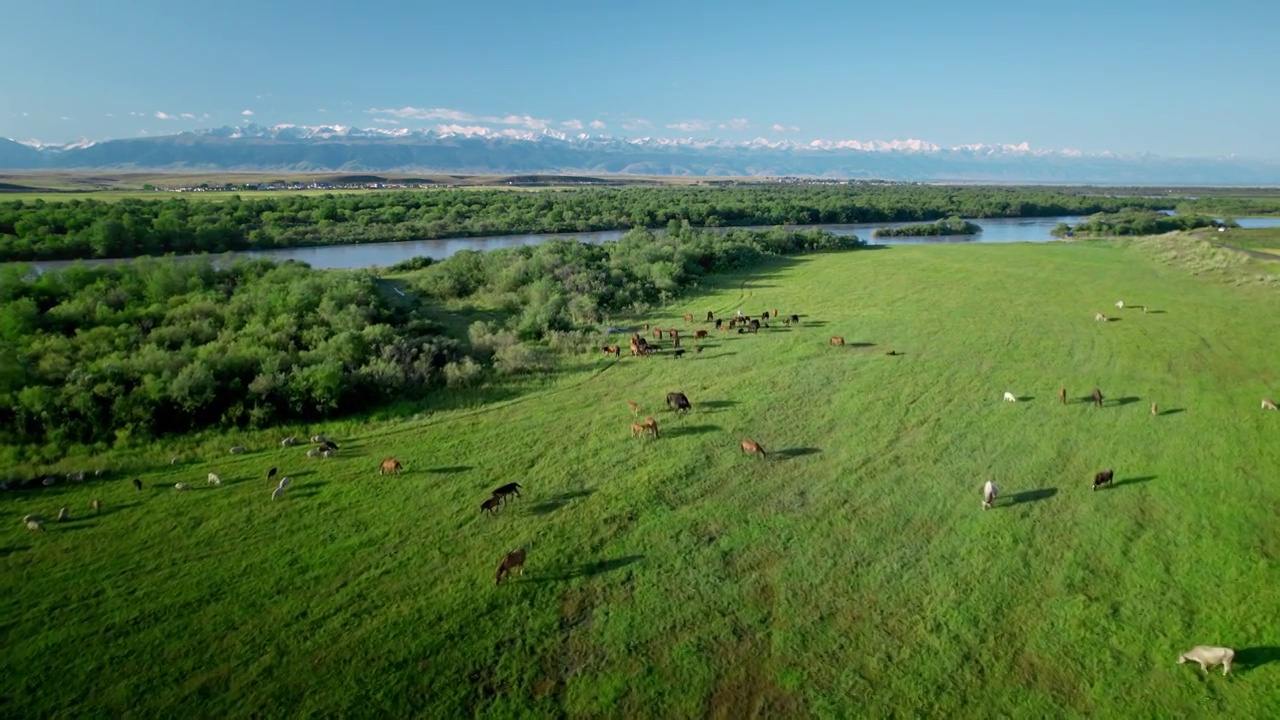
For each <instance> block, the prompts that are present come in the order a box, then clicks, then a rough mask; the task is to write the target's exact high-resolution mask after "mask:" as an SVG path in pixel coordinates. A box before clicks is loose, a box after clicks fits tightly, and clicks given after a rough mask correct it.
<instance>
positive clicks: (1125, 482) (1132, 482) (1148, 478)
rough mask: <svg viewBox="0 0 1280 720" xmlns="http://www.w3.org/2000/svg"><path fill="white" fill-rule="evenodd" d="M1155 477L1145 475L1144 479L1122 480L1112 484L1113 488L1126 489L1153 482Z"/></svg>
mask: <svg viewBox="0 0 1280 720" xmlns="http://www.w3.org/2000/svg"><path fill="white" fill-rule="evenodd" d="M1155 479H1156V476H1155V475H1143V476H1142V477H1132V478H1122V479H1120V480H1116V481H1115V482H1114V483H1112V484H1111V486H1112V487H1126V486H1129V485H1137V484H1139V483H1145V482H1151V481H1152V480H1155Z"/></svg>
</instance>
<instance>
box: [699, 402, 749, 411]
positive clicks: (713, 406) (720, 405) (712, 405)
mask: <svg viewBox="0 0 1280 720" xmlns="http://www.w3.org/2000/svg"><path fill="white" fill-rule="evenodd" d="M739 404H740V403H739V402H738V401H737V400H704V401H703V402H700V403H698V408H699V409H702V408H707V409H710V410H722V409H724V408H727V407H733V406H734V405H739Z"/></svg>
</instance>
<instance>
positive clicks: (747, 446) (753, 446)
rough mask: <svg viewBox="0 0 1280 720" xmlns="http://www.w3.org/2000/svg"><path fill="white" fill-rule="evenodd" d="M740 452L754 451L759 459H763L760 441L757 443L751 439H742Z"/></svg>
mask: <svg viewBox="0 0 1280 720" xmlns="http://www.w3.org/2000/svg"><path fill="white" fill-rule="evenodd" d="M742 452H744V453H755V454H756V455H759V456H760V459H761V460H763V459H765V454H764V448H762V447H760V443H757V442H755V441H752V440H743V441H742Z"/></svg>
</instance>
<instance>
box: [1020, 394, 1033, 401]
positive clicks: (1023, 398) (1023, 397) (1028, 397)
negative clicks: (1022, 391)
mask: <svg viewBox="0 0 1280 720" xmlns="http://www.w3.org/2000/svg"><path fill="white" fill-rule="evenodd" d="M1035 399H1036V396H1035V395H1019V396H1018V402H1031V401H1032V400H1035Z"/></svg>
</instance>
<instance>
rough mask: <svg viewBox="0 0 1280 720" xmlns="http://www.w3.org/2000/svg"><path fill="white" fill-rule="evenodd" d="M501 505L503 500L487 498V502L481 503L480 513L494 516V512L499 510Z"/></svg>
mask: <svg viewBox="0 0 1280 720" xmlns="http://www.w3.org/2000/svg"><path fill="white" fill-rule="evenodd" d="M501 505H502V498H500V497H498V496H496V495H494V496H492V497H488V498H485V501H484V502H482V503H480V512H487V513H489V514H490V515H492V514H493V511H495V510H497V509H498V507H499V506H501Z"/></svg>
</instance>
